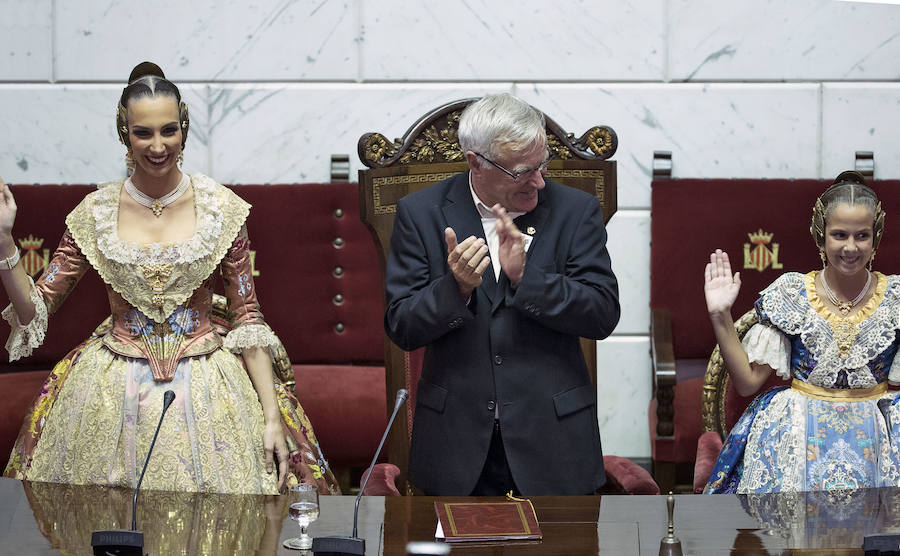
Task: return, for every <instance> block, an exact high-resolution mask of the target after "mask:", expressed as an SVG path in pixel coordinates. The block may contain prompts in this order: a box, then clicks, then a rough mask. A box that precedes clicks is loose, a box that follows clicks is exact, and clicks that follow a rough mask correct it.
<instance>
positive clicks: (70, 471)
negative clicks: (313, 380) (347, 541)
mask: <svg viewBox="0 0 900 556" xmlns="http://www.w3.org/2000/svg"><path fill="white" fill-rule="evenodd" d="M188 127H189V118H188V110H187V106H186V105H185V104H184V102H182V101H181V95H180V93H179V91H178V88H177V87H176V86H175V85H174V84H172V83H171V82H170V81H168V80H166V79H165V76H164V75H163V72H162V70H160V69H159V67H158V66H156V65H155V64H152V63H149V62H144V63H142V64H139V65H138V66H137V67H135V69H134V71H132V74H131V77H130V78H129V84H128V86H127V87H125V89H124V90H123V92H122V96H121V99H120V102H119V107H118V112H117V118H116V129H117V132H118V134H119V138H120V140H121V141H122V142H123V143H124V144H125V146H126V147H127V148H128V153H127V155H126V158H127V160H128V162H129V167H131V168H132V169H133V172H132V174H131V176H130V177H129V178H128V179H126V180H124V181H121V180H120V181H113V182H108V183H104V184H101V185H100V186H99V187H98V190H97V191H95V192H93V193H91V194H89V195H88V196H87V197H85V199H84V200H83V201H82V202H81V203H80V204H79V205H78V206H77V207H76V208H75V209H74V210H73V211H72V212H71V213H70V214H69V216H68V217H67V218H66V226H67V229H66V232H65V234H64V235H63V238H62V240H61V241H60V243H59V247H58V248H57V250H56V252H55V253H54V254H53V257H52V259H51V261H50V263H49V265H48V266H47V270H46V271H45V272H44V274H43V275H42V276H41V278H40V279H39V280H38V281H37V282H36V283H33V282H32V280H31V278H30V277H29V276H28V275H27V274H26V273H25V271H24V270H23V269H22V267H21V265H17V263H18V258H19V255H18V251H17V249H16V247H15V245H14V243H13V239H12V235H11V230H12V227H13V222H14V221H15V214H16V205H15V201H14V199H13V197H12V194H11V192H10V190H9V188H8V187H6V186H5V185H4V184H3V182H2V181H0V257H7V258H6V259H2V258H0V279H2V282H3V285H4V287H5V289H6V291H7V293H8V295H9V298H10V301H11V305H10V306H9V307H7V308H6V310H4V311H3V317H4V318H5V319H6V320H7V321H8V322H9V323H10V326H11V328H12V332H11V334H10V338H9V341H8V342H7V344H6V347H7V350H8V351H9V354H10V360H13V359H17V358H20V357H24V356H28V355H30V354H31V352H32V350H33V349H34V348H36V347H38V346H40V345H41V343H42V342H43V340H44V333H45V331H46V329H47V324H48V315H52V314H53V312H54V311H55V310H56V309H57V308H58V307H59V305H60V304H61V303H62V302H63V300H64V299H65V298H66V296H67V295H68V294H69V293H70V292H71V291H72V289H73V288H74V286H75V284H76V283H77V282H78V280H79V279H80V278H81V277H82V276H83V275H84V273H86V272H87V271H89V270H90V269H91V268H93V269H94V270H96V271H97V272H98V273H99V275H100V277H101V278H102V280H103V281H104V283H105V284H106V290H107V294H108V296H109V301H110V309H111V312H112V326H111V327H110V328H109V330H108V331H106V332H104V333H102V334H96V335H94V336H92V337H91V338H89V339H88V340H87V341H86V342H84V343H83V344H81V345H79V346H78V347H76V348H75V349H74V350H72V351H71V352H70V353H69V354H68V355H67V356H66V357H65V358H64V360H63V361H61V362H60V363H59V364H57V365H56V367H55V368H54V369H53V371H52V372H51V374H50V376H49V378H48V379H47V381H46V383H45V384H44V387H43V389H42V390H41V393H40V394H39V396H38V397H37V399H36V400H35V402H34V405H33V406H32V408H31V410H30V411H29V413H28V415H27V416H26V420H25V423H24V424H23V426H22V430H21V432H20V434H19V438H18V440H17V441H16V444H15V447H14V449H13V452H12V455H11V457H10V460H9V464H8V466H7V468H6V471H5V473H4V474H5V475H6V476H8V477H16V478H21V479H28V480H31V481H47V482H57V483H74V484H104V485H115V486H126V487H134V486H135V484H136V483H137V480H138V477H139V476H140V472H141V467H142V465H143V462H144V459H145V457H146V455H147V450H148V448H149V446H150V441H151V439H152V437H153V433H154V431H155V429H156V425H157V422H158V420H159V417H160V412H161V411H162V407H163V395H164V393H165V391H167V390H173V391H174V392H175V394H176V398H175V401H174V403H173V404H172V406H171V407H170V408H169V411H168V413H167V414H166V417H165V419H164V421H163V423H162V429H161V431H160V433H159V441H158V442H157V443H156V446H155V448H154V454H153V457H152V458H151V459H150V462H149V465H148V468H147V471H146V476H145V477H144V482H143V487H144V488H147V489H155V490H175V491H205V492H223V493H267V494H273V493H276V492H278V490H279V489H280V488H281V487H283V486H284V484H286V483H289V482H290V483H293V482H297V481H304V482H313V483H316V484H317V485H318V487H319V491H320V493H323V494H327V493H335V492H337V490H338V489H337V485H336V482H335V480H334V477H333V475H332V473H331V471H330V470H329V468H328V464H327V463H326V461H325V458H324V457H323V455H322V453H321V451H320V450H319V447H318V443H317V441H316V439H315V435H314V433H313V430H312V427H311V425H310V423H309V421H308V419H307V418H306V416H305V414H304V413H303V410H302V408H301V407H300V406H299V404H297V401H296V399H295V398H294V397H293V395H292V394H291V393H290V392H289V391H288V390H287V389H286V388H285V387H284V386H283V385H282V384H281V382H280V381H279V380H278V379H277V378H275V377H274V376H273V368H272V360H271V357H270V354H269V349H270V348H272V347H274V346H276V345H278V339H277V338H276V336H275V335H274V333H273V332H272V330H271V329H269V327H268V326H267V325H266V324H265V322H264V321H263V318H262V314H261V313H260V309H259V304H258V302H257V298H256V292H255V288H254V284H253V278H252V277H251V272H250V257H249V240H248V236H247V230H246V227H245V221H246V218H247V215H248V213H249V210H250V206H249V205H248V204H247V203H245V202H244V201H243V200H241V199H240V198H239V197H237V195H235V194H234V193H232V192H231V191H230V190H228V189H227V188H225V187H223V186H221V185H219V184H218V183H216V182H215V181H213V180H212V179H210V178H209V177H207V176H204V175H202V174H193V175H188V174H184V173H182V172H181V170H180V169H179V163H180V160H181V156H182V150H183V148H184V144H185V140H186V139H187V133H188ZM217 272H218V273H221V275H222V278H223V282H224V286H225V295H226V298H227V300H228V318H229V321H230V325H231V330H230V331H229V332H228V333H227V334H226V335H225V336H224V338H223V337H222V336H221V335H220V334H219V333H218V332H217V330H216V329H215V328H214V327H213V325H212V323H211V320H210V317H211V314H212V297H213V287H214V285H215V277H216V273H217ZM276 458H277V461H278V466H277V472H276V466H275V459H276Z"/></svg>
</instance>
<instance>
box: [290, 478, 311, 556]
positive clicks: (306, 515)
mask: <svg viewBox="0 0 900 556" xmlns="http://www.w3.org/2000/svg"><path fill="white" fill-rule="evenodd" d="M285 496H288V497H289V498H288V502H289V503H290V509H289V510H288V515H289V516H291V519H293V520H294V521H296V522H297V524H298V525H300V536H299V537H296V538H293V539H286V540H285V541H284V543H282V544H283V545H284V547H285V548H291V549H294V550H309V549H310V548H312V537H310V536H309V535H307V534H306V529H307V527H309V524H310V523H312V522H313V521H315V520H316V519H317V518H318V517H319V491H318V489H316V485H313V484H308V483H300V484H298V485H294V486H292V487H290V488H289V489H288V492H287V494H286V495H285Z"/></svg>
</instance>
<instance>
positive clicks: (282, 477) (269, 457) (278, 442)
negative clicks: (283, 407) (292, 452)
mask: <svg viewBox="0 0 900 556" xmlns="http://www.w3.org/2000/svg"><path fill="white" fill-rule="evenodd" d="M263 447H264V448H265V450H266V473H272V472H273V471H275V455H277V456H278V490H279V491H281V489H282V488H284V485H285V481H287V476H288V449H287V442H285V440H284V431H282V429H281V420H280V419H279V420H274V421H270V422H268V423H266V428H265V432H263ZM273 452H274V453H273Z"/></svg>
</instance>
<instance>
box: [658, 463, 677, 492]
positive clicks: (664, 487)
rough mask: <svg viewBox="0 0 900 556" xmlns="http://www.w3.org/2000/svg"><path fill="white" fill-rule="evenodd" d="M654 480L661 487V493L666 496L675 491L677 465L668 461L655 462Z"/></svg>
mask: <svg viewBox="0 0 900 556" xmlns="http://www.w3.org/2000/svg"><path fill="white" fill-rule="evenodd" d="M653 478H654V479H655V480H656V484H658V485H659V491H660V492H661V493H663V494H666V493H668V492H670V491H674V490H675V464H674V463H672V462H668V461H654V462H653Z"/></svg>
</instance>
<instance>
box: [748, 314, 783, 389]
mask: <svg viewBox="0 0 900 556" xmlns="http://www.w3.org/2000/svg"><path fill="white" fill-rule="evenodd" d="M741 343H742V344H743V346H744V351H746V352H747V358H748V359H749V360H750V362H751V363H761V364H763V365H768V366H770V367H772V369H774V370H775V374H776V375H778V376H779V377H781V378H784V379H788V378H791V342H790V340H788V338H787V336H785V335H784V334H782V333H781V332H779V331H778V330H777V329H775V328H772V327H770V326H766V325H765V324H754V325H753V327H752V328H750V330H748V331H747V334H745V335H744V339H743V341H742V342H741Z"/></svg>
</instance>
